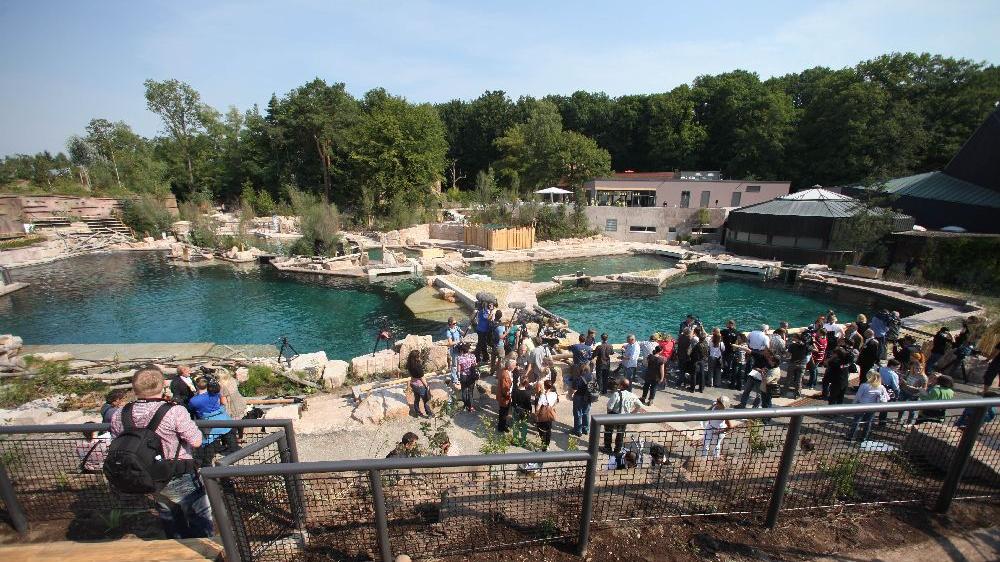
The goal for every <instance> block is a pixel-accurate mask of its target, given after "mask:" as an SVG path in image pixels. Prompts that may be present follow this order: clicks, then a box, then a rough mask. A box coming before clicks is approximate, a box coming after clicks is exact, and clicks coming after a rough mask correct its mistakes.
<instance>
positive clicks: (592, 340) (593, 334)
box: [584, 328, 597, 348]
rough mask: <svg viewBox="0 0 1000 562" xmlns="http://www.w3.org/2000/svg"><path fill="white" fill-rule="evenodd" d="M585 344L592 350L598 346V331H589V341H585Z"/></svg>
mask: <svg viewBox="0 0 1000 562" xmlns="http://www.w3.org/2000/svg"><path fill="white" fill-rule="evenodd" d="M584 343H586V344H587V345H589V346H590V347H591V348H593V347H594V346H596V345H597V330H595V329H593V328H591V329H589V330H587V341H585V342H584Z"/></svg>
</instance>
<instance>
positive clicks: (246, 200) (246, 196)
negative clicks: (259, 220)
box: [240, 180, 257, 218]
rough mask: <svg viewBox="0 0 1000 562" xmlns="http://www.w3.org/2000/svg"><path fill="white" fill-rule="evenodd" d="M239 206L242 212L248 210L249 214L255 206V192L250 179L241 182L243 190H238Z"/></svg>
mask: <svg viewBox="0 0 1000 562" xmlns="http://www.w3.org/2000/svg"><path fill="white" fill-rule="evenodd" d="M240 208H241V209H242V211H243V213H248V212H249V213H250V214H251V215H252V214H253V212H254V211H255V210H256V208H257V192H256V191H254V188H253V184H252V183H250V180H247V181H245V182H243V191H242V192H240ZM251 218H253V217H251Z"/></svg>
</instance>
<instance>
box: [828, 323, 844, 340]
mask: <svg viewBox="0 0 1000 562" xmlns="http://www.w3.org/2000/svg"><path fill="white" fill-rule="evenodd" d="M823 330H824V331H825V332H827V333H829V332H833V333H834V334H836V335H837V339H840V338H842V337H843V336H844V327H843V326H842V325H840V324H830V323H829V322H828V323H826V324H823Z"/></svg>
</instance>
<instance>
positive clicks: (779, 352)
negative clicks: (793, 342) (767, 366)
mask: <svg viewBox="0 0 1000 562" xmlns="http://www.w3.org/2000/svg"><path fill="white" fill-rule="evenodd" d="M787 338H788V330H786V329H785V328H778V329H777V330H775V331H774V333H773V334H771V341H769V342H768V347H769V348H771V353H773V354H774V355H775V356H776V357H781V356H783V355H784V354H785V347H787V345H788V344H787Z"/></svg>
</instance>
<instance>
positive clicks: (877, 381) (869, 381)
mask: <svg viewBox="0 0 1000 562" xmlns="http://www.w3.org/2000/svg"><path fill="white" fill-rule="evenodd" d="M865 378H866V382H863V383H861V386H860V387H858V393H857V394H855V395H854V403H855V404H882V403H885V402H888V401H889V393H888V392H886V390H885V386H883V385H882V377H881V375H879V374H878V373H877V372H876V371H868V374H867V375H866V376H865ZM874 419H875V412H865V413H863V414H855V416H854V422H853V423H852V424H851V430H850V431H848V432H847V440H848V441H853V440H854V436H855V435H856V434H857V432H858V426H859V425H860V424H864V425H865V428H864V430H863V431H862V432H861V441H868V435H869V434H870V433H871V431H872V420H874Z"/></svg>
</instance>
